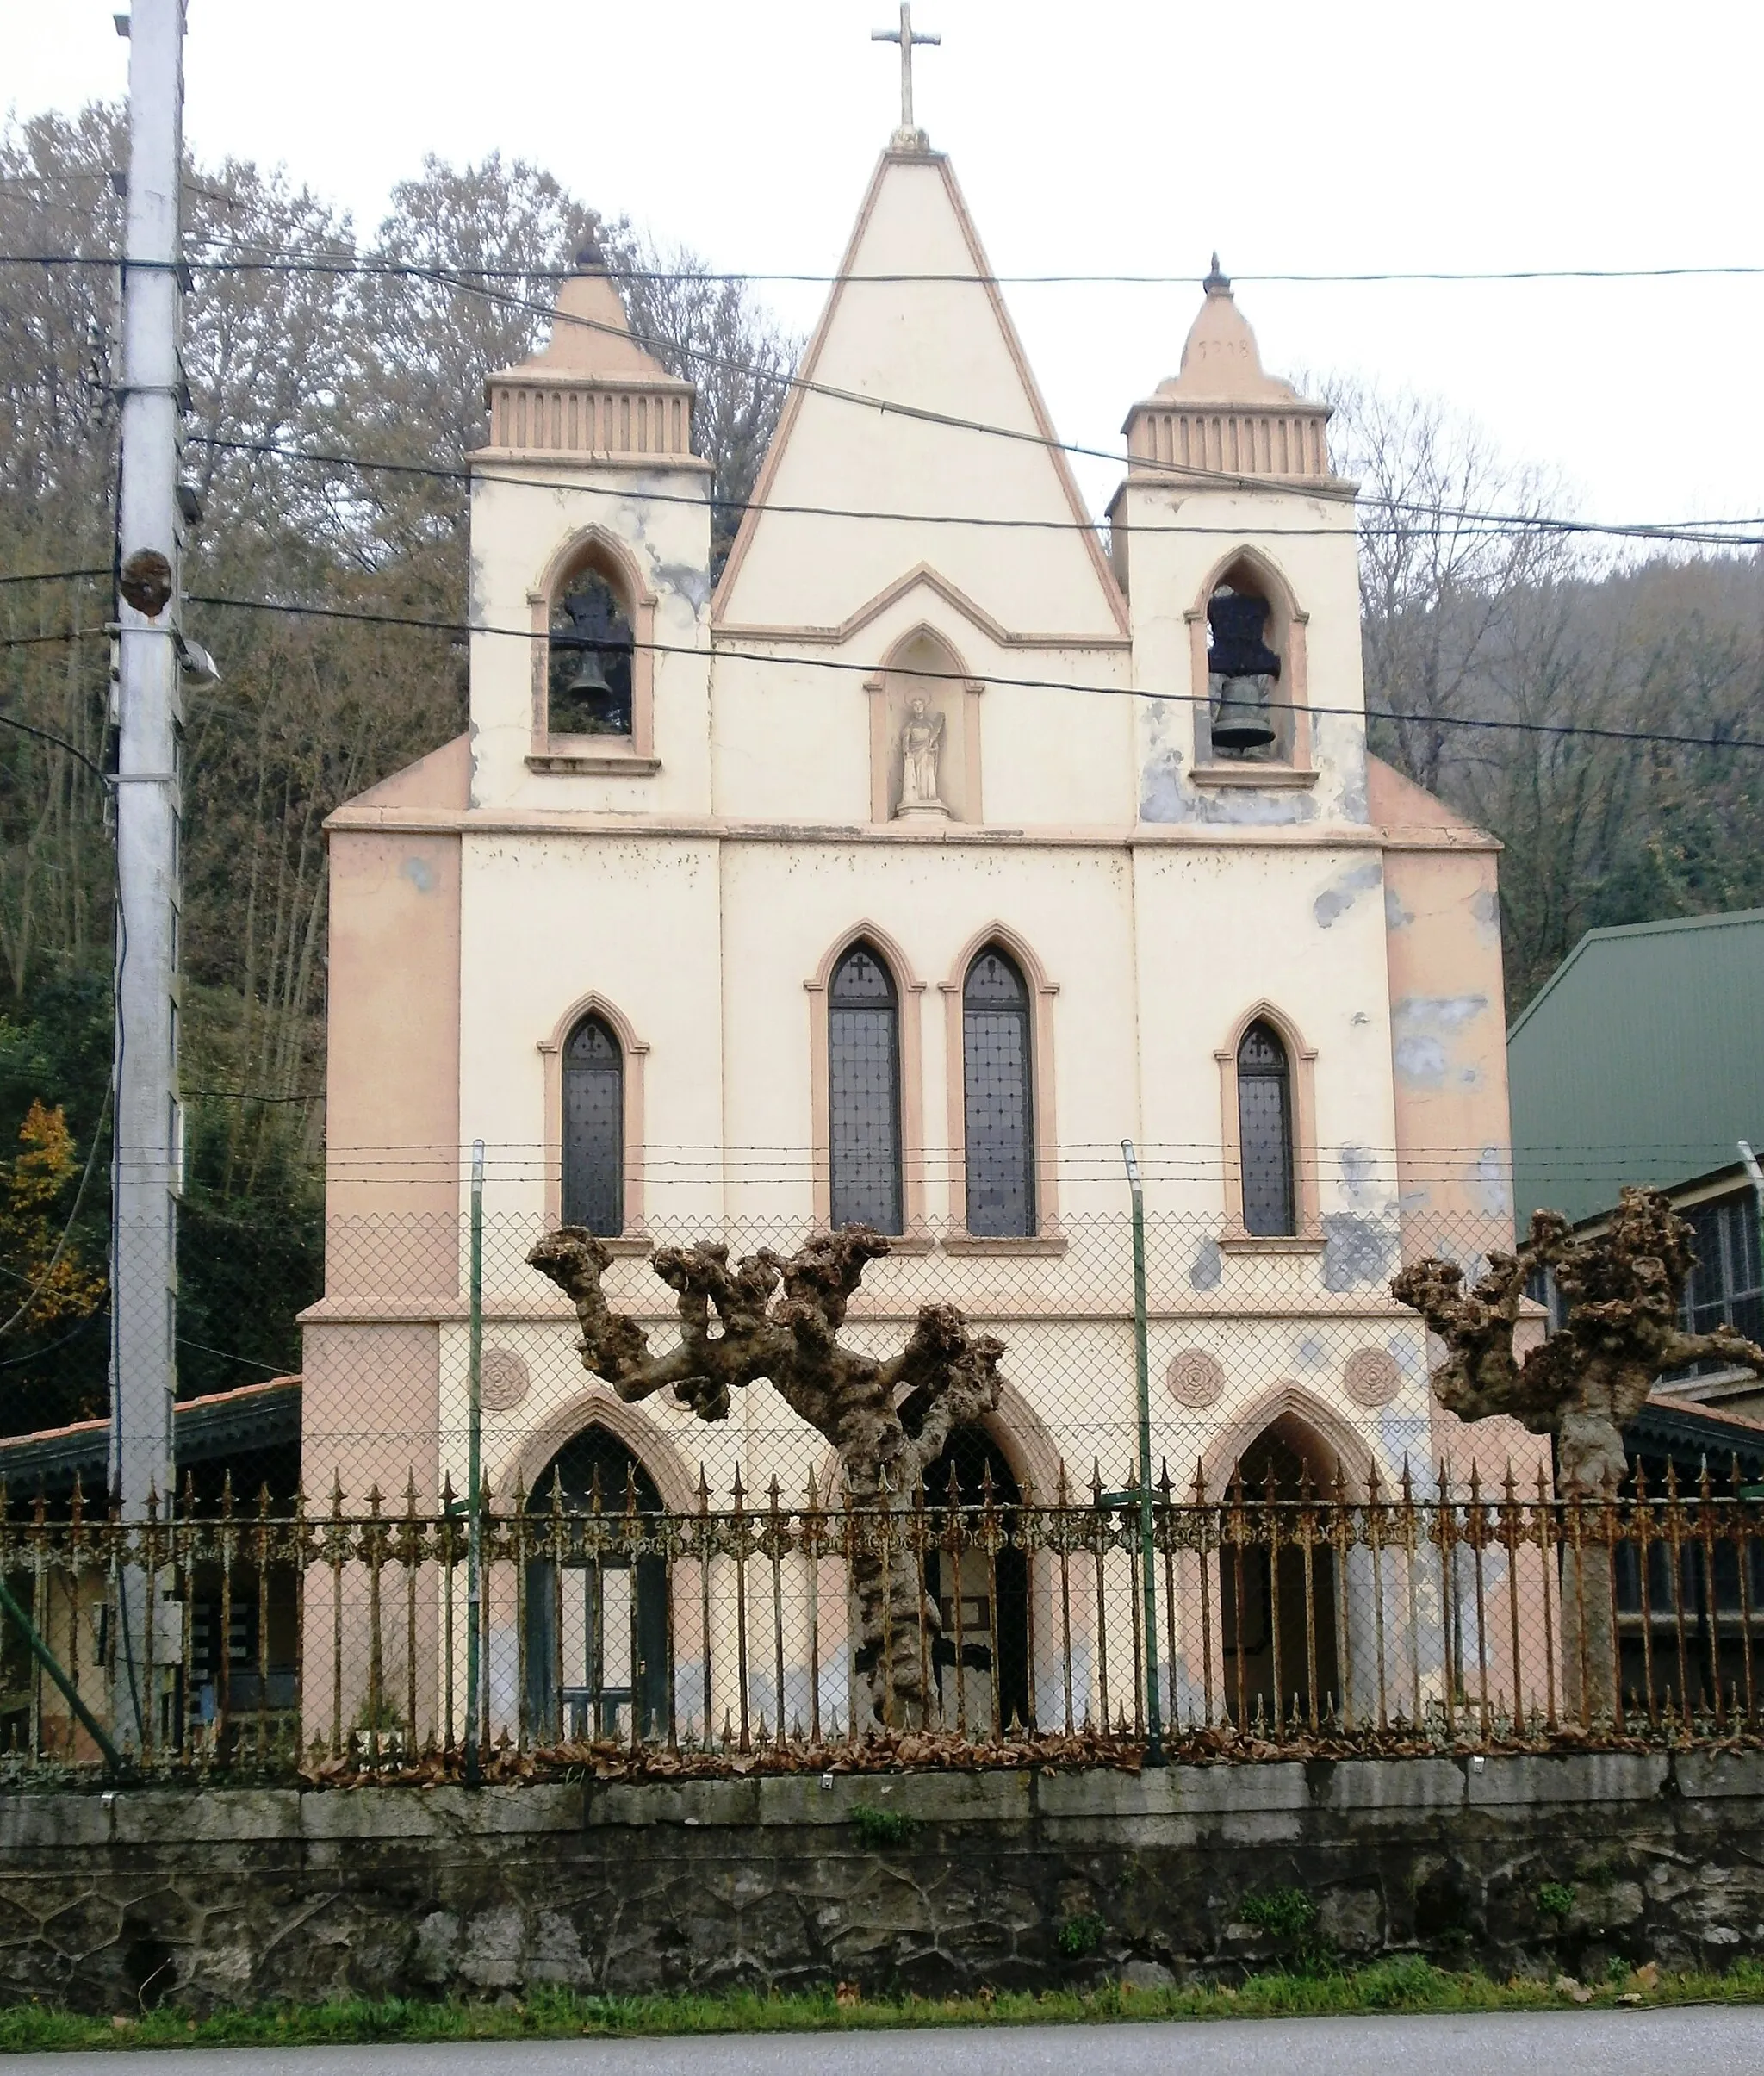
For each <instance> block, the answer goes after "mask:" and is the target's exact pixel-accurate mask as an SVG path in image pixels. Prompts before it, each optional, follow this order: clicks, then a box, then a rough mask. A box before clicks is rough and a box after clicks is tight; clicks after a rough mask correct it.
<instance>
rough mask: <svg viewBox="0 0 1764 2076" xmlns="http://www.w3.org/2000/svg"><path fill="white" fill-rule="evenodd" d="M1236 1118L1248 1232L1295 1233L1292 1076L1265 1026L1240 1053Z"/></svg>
mask: <svg viewBox="0 0 1764 2076" xmlns="http://www.w3.org/2000/svg"><path fill="white" fill-rule="evenodd" d="M1237 1114H1238V1137H1239V1151H1240V1153H1241V1154H1242V1158H1243V1184H1244V1229H1245V1232H1248V1233H1252V1234H1257V1235H1258V1237H1264V1238H1278V1237H1279V1236H1281V1235H1283V1234H1292V1233H1295V1232H1296V1231H1297V1229H1298V1227H1297V1220H1296V1218H1295V1215H1294V1203H1293V1158H1292V1075H1291V1072H1290V1070H1289V1067H1288V1066H1287V1060H1286V1047H1284V1046H1283V1045H1282V1043H1281V1042H1280V1041H1279V1039H1278V1038H1277V1037H1276V1035H1275V1034H1274V1033H1273V1031H1272V1030H1270V1029H1269V1027H1268V1026H1267V1025H1266V1024H1265V1023H1252V1025H1251V1026H1250V1028H1249V1029H1248V1030H1246V1031H1245V1033H1244V1037H1243V1043H1242V1044H1241V1045H1239V1047H1238V1048H1237Z"/></svg>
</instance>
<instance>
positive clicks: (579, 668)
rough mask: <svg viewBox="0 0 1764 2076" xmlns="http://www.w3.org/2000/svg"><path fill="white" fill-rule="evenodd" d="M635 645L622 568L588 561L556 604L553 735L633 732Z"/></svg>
mask: <svg viewBox="0 0 1764 2076" xmlns="http://www.w3.org/2000/svg"><path fill="white" fill-rule="evenodd" d="M635 645H636V637H635V633H634V631H633V629H632V625H631V612H630V601H629V600H627V599H626V598H625V597H624V592H623V589H622V587H620V585H619V584H618V581H617V572H615V571H614V570H612V569H611V568H604V567H602V566H601V563H599V561H597V560H589V561H585V562H584V563H582V565H581V567H580V568H579V569H576V570H575V573H574V574H573V575H571V576H570V577H569V579H568V581H567V582H566V583H565V584H563V585H562V587H560V590H559V592H558V595H557V597H556V601H555V602H554V604H553V606H552V608H551V625H550V658H549V663H548V668H547V675H546V705H545V714H546V720H545V725H546V732H547V734H548V736H624V737H629V736H630V733H631V731H632V697H631V695H632V665H633V656H634V652H635Z"/></svg>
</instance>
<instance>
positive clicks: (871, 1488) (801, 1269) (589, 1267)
mask: <svg viewBox="0 0 1764 2076" xmlns="http://www.w3.org/2000/svg"><path fill="white" fill-rule="evenodd" d="M888 1251H889V1250H888V1242H887V1241H886V1240H884V1239H883V1238H882V1236H881V1235H880V1234H879V1233H875V1232H873V1231H872V1230H871V1229H870V1228H869V1227H867V1226H843V1227H842V1228H840V1230H839V1231H838V1232H836V1233H823V1234H817V1236H816V1237H815V1238H814V1239H812V1240H809V1241H808V1242H807V1244H806V1245H805V1246H802V1247H799V1248H798V1250H797V1252H795V1253H794V1254H792V1255H790V1256H789V1257H788V1258H781V1257H780V1256H779V1255H777V1254H775V1253H773V1252H772V1251H771V1250H770V1249H769V1248H761V1250H760V1252H758V1253H756V1254H748V1255H744V1256H742V1259H740V1260H739V1261H737V1262H736V1263H734V1264H733V1265H731V1264H730V1259H729V1250H728V1248H727V1247H725V1246H720V1245H717V1244H714V1243H713V1244H709V1245H705V1246H696V1247H658V1248H657V1249H656V1251H655V1256H654V1258H653V1261H652V1266H653V1267H654V1269H655V1273H656V1275H657V1276H659V1277H661V1279H662V1282H663V1283H665V1284H667V1285H668V1288H669V1289H670V1290H673V1291H674V1292H675V1293H676V1302H677V1308H678V1310H679V1314H680V1339H679V1342H678V1344H677V1345H676V1346H674V1347H673V1348H670V1349H668V1351H667V1352H664V1353H662V1354H651V1353H650V1352H649V1338H648V1336H647V1335H646V1334H645V1333H644V1332H643V1328H642V1327H640V1326H639V1325H638V1324H637V1321H635V1320H634V1319H631V1318H630V1317H628V1316H626V1315H624V1314H623V1313H618V1312H614V1311H612V1309H611V1308H610V1307H609V1306H608V1305H607V1302H606V1296H605V1295H604V1293H603V1292H602V1290H601V1287H600V1278H601V1277H602V1275H603V1274H604V1273H605V1271H606V1268H607V1266H608V1265H609V1264H610V1262H611V1261H612V1255H611V1253H610V1252H609V1251H608V1249H607V1247H606V1243H605V1242H604V1241H602V1240H598V1239H596V1238H595V1237H594V1236H593V1234H590V1233H587V1232H584V1231H583V1230H582V1229H581V1228H580V1227H571V1226H567V1227H564V1228H562V1229H561V1230H559V1231H557V1232H555V1233H551V1234H548V1235H547V1236H546V1237H545V1239H543V1240H541V1241H540V1242H539V1244H538V1246H536V1247H535V1248H534V1249H533V1251H532V1253H531V1256H530V1257H529V1259H531V1262H532V1264H533V1265H534V1267H535V1268H537V1269H540V1270H542V1271H543V1272H544V1273H545V1274H546V1275H547V1276H549V1277H550V1278H551V1280H552V1281H553V1282H554V1283H555V1284H557V1285H558V1287H559V1288H560V1289H561V1290H562V1291H563V1292H564V1293H565V1295H566V1296H568V1298H569V1299H570V1301H571V1302H572V1303H573V1304H574V1305H575V1310H576V1317H577V1319H578V1320H579V1321H581V1329H582V1338H581V1358H582V1365H583V1367H584V1368H585V1369H587V1370H588V1371H592V1372H593V1374H594V1375H595V1376H597V1377H604V1378H605V1379H606V1382H607V1383H609V1384H611V1385H612V1388H613V1389H614V1390H615V1391H616V1392H617V1393H618V1395H619V1397H620V1398H622V1399H624V1400H626V1401H636V1400H639V1399H644V1398H648V1397H649V1396H651V1395H653V1394H654V1393H655V1392H657V1391H663V1390H671V1391H672V1393H673V1395H674V1399H675V1401H676V1402H677V1403H679V1404H680V1405H682V1406H686V1407H689V1408H691V1410H692V1411H693V1413H695V1414H697V1415H698V1417H699V1419H700V1420H726V1419H727V1418H728V1417H729V1410H730V1392H731V1391H732V1390H738V1389H742V1388H744V1387H745V1386H747V1385H748V1384H752V1383H759V1382H761V1380H762V1379H764V1380H767V1381H769V1382H770V1383H771V1385H772V1387H773V1389H774V1390H775V1391H776V1392H777V1393H778V1395H779V1396H780V1398H781V1399H783V1401H784V1402H785V1403H786V1405H787V1406H788V1407H789V1408H790V1409H791V1410H792V1412H793V1413H795V1414H798V1416H799V1417H800V1418H802V1419H803V1420H806V1421H807V1422H808V1424H809V1425H810V1426H811V1427H812V1428H814V1430H815V1431H816V1433H817V1434H819V1435H821V1436H823V1438H824V1439H826V1440H827V1441H828V1442H829V1443H831V1444H832V1445H833V1447H834V1448H835V1449H836V1450H837V1451H838V1452H839V1461H840V1464H841V1467H842V1470H843V1473H844V1477H845V1482H846V1485H847V1487H848V1490H849V1492H850V1495H851V1497H852V1500H853V1501H854V1504H855V1505H856V1506H857V1507H859V1508H860V1509H861V1510H862V1511H863V1513H864V1515H865V1517H866V1518H865V1520H863V1521H862V1522H861V1523H860V1528H865V1529H869V1530H873V1531H874V1532H860V1536H859V1538H858V1544H857V1548H856V1551H854V1558H853V1565H852V1585H853V1592H854V1597H855V1600H856V1603H857V1616H858V1638H857V1653H856V1661H855V1662H856V1666H857V1669H858V1670H859V1671H860V1673H862V1674H863V1675H865V1677H866V1680H867V1681H868V1688H869V1697H870V1707H871V1712H872V1714H873V1717H874V1719H876V1720H877V1721H878V1722H880V1721H882V1720H883V1719H884V1713H885V1710H886V1709H888V1708H889V1706H892V1708H893V1710H894V1719H895V1720H896V1721H897V1722H912V1723H919V1722H923V1721H925V1720H926V1719H927V1716H928V1713H929V1709H930V1708H931V1706H932V1703H933V1697H932V1696H931V1695H929V1694H927V1693H926V1692H925V1688H924V1675H923V1667H924V1664H925V1663H926V1656H927V1655H928V1654H926V1653H924V1652H923V1651H922V1639H923V1638H924V1636H925V1635H926V1632H930V1633H931V1634H933V1635H935V1632H936V1630H937V1626H938V1618H937V1613H936V1610H935V1607H933V1606H932V1604H931V1602H930V1601H929V1599H928V1598H927V1597H926V1596H925V1594H924V1593H923V1591H922V1582H921V1580H920V1576H919V1569H918V1564H917V1561H916V1557H915V1553H914V1551H913V1550H912V1548H911V1546H910V1542H909V1540H908V1537H907V1533H906V1528H905V1524H904V1521H901V1520H897V1519H896V1518H895V1517H896V1516H898V1514H899V1513H901V1512H902V1511H903V1510H904V1508H905V1507H907V1506H908V1505H910V1501H911V1498H912V1495H913V1492H914V1489H915V1488H916V1486H917V1485H918V1483H919V1481H920V1479H921V1477H922V1474H923V1473H924V1471H925V1470H927V1469H928V1468H929V1465H930V1464H933V1463H934V1462H935V1460H936V1458H937V1457H938V1456H939V1455H940V1454H941V1452H942V1449H943V1445H944V1444H945V1443H946V1442H947V1440H948V1439H949V1437H950V1435H951V1433H953V1431H954V1429H956V1428H957V1427H960V1426H967V1425H970V1424H972V1423H975V1422H978V1421H980V1420H984V1417H985V1416H986V1414H988V1413H990V1412H991V1411H992V1410H993V1409H994V1408H996V1407H997V1403H998V1391H999V1377H998V1361H999V1358H1000V1357H1001V1356H1002V1355H1003V1352H1004V1346H1003V1342H1001V1341H997V1340H995V1339H992V1338H991V1336H990V1335H988V1334H971V1333H969V1332H968V1330H967V1327H966V1323H965V1321H963V1319H962V1315H961V1314H960V1312H959V1311H958V1310H957V1309H956V1308H955V1307H954V1306H953V1305H924V1306H922V1307H921V1308H920V1310H919V1315H918V1319H917V1322H916V1325H915V1326H914V1327H913V1331H912V1333H911V1335H910V1338H909V1339H908V1341H907V1344H906V1346H904V1348H903V1349H901V1351H900V1352H899V1353H898V1354H897V1355H892V1356H890V1357H888V1358H885V1359H883V1358H877V1357H875V1356H872V1355H865V1354H861V1353H860V1352H857V1351H856V1350H854V1349H852V1348H848V1347H844V1346H842V1345H841V1343H840V1340H839V1331H840V1328H841V1327H842V1326H843V1325H844V1323H845V1316H846V1311H847V1308H848V1306H849V1304H850V1302H851V1300H852V1298H853V1296H854V1295H855V1294H856V1291H857V1289H858V1286H859V1284H860V1283H861V1282H862V1280H863V1274H864V1271H865V1269H866V1267H867V1265H869V1264H870V1263H871V1262H873V1261H875V1260H877V1259H879V1258H880V1257H881V1256H883V1255H885V1254H886V1253H887V1252H888ZM713 1314H714V1315H715V1321H714V1326H713V1321H712V1315H713Z"/></svg>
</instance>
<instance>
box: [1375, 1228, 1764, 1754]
mask: <svg viewBox="0 0 1764 2076" xmlns="http://www.w3.org/2000/svg"><path fill="white" fill-rule="evenodd" d="M1691 1239H1692V1234H1691V1228H1690V1227H1689V1226H1688V1225H1687V1224H1686V1222H1685V1221H1684V1220H1683V1219H1681V1218H1680V1217H1679V1216H1678V1215H1677V1214H1676V1213H1675V1212H1674V1209H1673V1208H1672V1204H1671V1202H1670V1200H1669V1199H1668V1198H1667V1197H1666V1196H1662V1194H1661V1193H1660V1192H1659V1191H1658V1190H1642V1189H1634V1188H1631V1189H1625V1190H1623V1191H1622V1192H1621V1194H1620V1196H1619V1197H1618V1207H1617V1209H1616V1210H1615V1212H1613V1213H1612V1218H1611V1221H1610V1223H1609V1224H1608V1225H1607V1226H1606V1228H1605V1230H1604V1231H1603V1232H1602V1233H1599V1234H1593V1235H1592V1236H1591V1237H1589V1238H1586V1239H1578V1238H1576V1237H1575V1234H1574V1233H1573V1232H1572V1231H1571V1230H1570V1228H1569V1227H1568V1221H1567V1220H1566V1219H1565V1218H1563V1217H1562V1215H1561V1213H1560V1212H1556V1211H1539V1212H1537V1214H1536V1215H1535V1216H1534V1217H1533V1218H1532V1220H1531V1236H1530V1238H1529V1239H1528V1240H1525V1243H1524V1244H1523V1245H1522V1246H1520V1247H1519V1250H1518V1252H1516V1253H1512V1254H1506V1253H1497V1252H1491V1253H1490V1255H1489V1257H1488V1271H1487V1272H1486V1274H1484V1275H1483V1276H1482V1277H1481V1278H1480V1279H1479V1280H1478V1282H1477V1283H1476V1284H1475V1288H1474V1289H1473V1290H1470V1291H1469V1292H1468V1293H1466V1292H1465V1291H1464V1290H1463V1270H1462V1269H1461V1268H1460V1267H1459V1266H1458V1265H1457V1263H1456V1262H1450V1261H1442V1260H1440V1259H1438V1257H1430V1258H1429V1259H1426V1260H1424V1261H1417V1262H1411V1263H1410V1265H1408V1267H1407V1268H1406V1269H1404V1270H1402V1271H1401V1273H1400V1274H1398V1275H1396V1276H1394V1277H1392V1279H1391V1284H1390V1290H1391V1295H1392V1296H1394V1298H1395V1299H1396V1300H1397V1301H1398V1302H1399V1303H1401V1304H1405V1305H1412V1306H1413V1308H1415V1310H1416V1311H1418V1312H1419V1314H1420V1315H1421V1316H1422V1318H1424V1319H1425V1321H1426V1322H1427V1324H1428V1326H1429V1327H1432V1330H1433V1332H1434V1333H1437V1334H1438V1336H1439V1338H1440V1339H1441V1340H1443V1341H1444V1344H1445V1360H1444V1362H1443V1363H1441V1364H1439V1366H1438V1369H1436V1370H1435V1371H1434V1372H1433V1376H1432V1386H1433V1395H1434V1396H1435V1397H1436V1398H1437V1399H1438V1401H1439V1402H1440V1404H1441V1405H1442V1406H1444V1408H1445V1409H1446V1410H1447V1412H1449V1413H1455V1414H1457V1415H1458V1417H1459V1418H1460V1419H1461V1420H1488V1419H1491V1418H1493V1417H1494V1415H1496V1414H1507V1415H1508V1416H1509V1417H1510V1418H1512V1419H1513V1420H1518V1421H1519V1424H1520V1425H1521V1426H1525V1427H1527V1428H1529V1429H1530V1430H1531V1433H1533V1434H1549V1435H1553V1436H1554V1437H1555V1439H1556V1485H1557V1489H1559V1490H1560V1491H1561V1492H1562V1493H1563V1494H1564V1495H1566V1496H1567V1497H1568V1499H1569V1500H1570V1501H1576V1502H1579V1503H1580V1504H1581V1506H1584V1505H1585V1504H1586V1503H1587V1502H1589V1501H1603V1500H1606V1499H1608V1498H1609V1497H1610V1496H1611V1495H1613V1494H1614V1493H1615V1492H1616V1490H1617V1488H1618V1484H1619V1483H1620V1482H1621V1481H1622V1479H1623V1476H1624V1471H1625V1470H1626V1468H1627V1459H1626V1458H1625V1456H1624V1440H1623V1435H1624V1428H1625V1427H1626V1426H1628V1425H1629V1423H1630V1421H1631V1420H1634V1419H1635V1417H1636V1415H1637V1414H1638V1413H1639V1412H1640V1411H1641V1409H1642V1408H1643V1405H1644V1404H1645V1403H1646V1402H1647V1399H1648V1395H1649V1392H1650V1391H1651V1390H1652V1389H1653V1388H1654V1386H1655V1383H1657V1382H1658V1380H1659V1379H1660V1378H1661V1377H1663V1376H1664V1375H1666V1373H1667V1372H1668V1371H1672V1370H1681V1369H1683V1368H1684V1367H1685V1365H1686V1364H1689V1363H1696V1362H1710V1361H1716V1362H1721V1363H1725V1364H1730V1365H1731V1366H1732V1367H1734V1368H1735V1369H1740V1370H1750V1371H1753V1372H1754V1374H1755V1375H1757V1376H1761V1377H1764V1348H1761V1347H1760V1346H1758V1345H1757V1343H1756V1342H1755V1341H1749V1340H1747V1339H1745V1338H1744V1337H1743V1336H1742V1335H1741V1334H1738V1333H1735V1332H1734V1330H1733V1329H1732V1327H1726V1326H1722V1327H1717V1328H1716V1329H1715V1330H1714V1331H1713V1332H1712V1333H1685V1332H1683V1331H1682V1329H1681V1328H1680V1324H1679V1321H1680V1317H1681V1316H1682V1311H1683V1304H1684V1291H1685V1279H1686V1277H1687V1276H1688V1275H1689V1274H1690V1272H1691V1271H1692V1269H1693V1268H1694V1267H1695V1266H1696V1256H1695V1255H1694V1254H1693V1252H1692V1250H1691ZM1540 1270H1548V1271H1550V1274H1551V1275H1552V1276H1553V1277H1554V1279H1555V1284H1556V1291H1557V1294H1558V1296H1560V1298H1561V1301H1562V1307H1563V1309H1564V1312H1565V1315H1566V1316H1565V1318H1564V1319H1563V1321H1562V1325H1561V1326H1560V1327H1558V1328H1557V1329H1556V1332H1555V1333H1551V1334H1550V1336H1549V1337H1548V1339H1545V1340H1544V1341H1543V1342H1542V1343H1541V1344H1540V1345H1539V1346H1537V1347H1534V1348H1532V1349H1531V1350H1529V1351H1528V1352H1527V1353H1526V1354H1525V1358H1523V1360H1521V1359H1520V1358H1518V1357H1517V1356H1516V1355H1515V1354H1514V1352H1513V1345H1512V1343H1513V1329H1514V1328H1515V1327H1517V1325H1518V1324H1519V1317H1520V1307H1521V1305H1522V1303H1523V1302H1524V1298H1525V1285H1526V1284H1527V1282H1528V1281H1529V1280H1530V1279H1531V1277H1532V1276H1533V1275H1534V1274H1535V1273H1536V1272H1537V1271H1540ZM1586 1534H1587V1536H1590V1537H1591V1540H1590V1541H1587V1539H1586V1537H1585V1536H1583V1535H1582V1534H1581V1533H1576V1535H1575V1538H1574V1539H1573V1542H1572V1544H1571V1545H1570V1547H1569V1550H1568V1576H1567V1578H1566V1580H1565V1581H1564V1592H1563V1610H1562V1645H1563V1657H1564V1661H1565V1670H1566V1674H1567V1686H1568V1693H1569V1697H1570V1701H1571V1705H1572V1704H1574V1703H1575V1702H1578V1703H1579V1704H1580V1706H1581V1711H1582V1712H1583V1714H1585V1715H1586V1716H1587V1717H1588V1718H1590V1717H1591V1716H1593V1715H1594V1714H1597V1713H1599V1712H1603V1711H1604V1710H1606V1709H1607V1708H1608V1707H1609V1706H1611V1703H1612V1698H1613V1696H1614V1694H1615V1689H1616V1638H1615V1636H1614V1634H1613V1633H1612V1619H1611V1545H1610V1542H1609V1539H1608V1536H1607V1534H1606V1531H1605V1530H1603V1529H1600V1528H1599V1526H1598V1525H1597V1521H1596V1518H1595V1520H1594V1521H1593V1523H1591V1524H1588V1525H1587V1530H1586ZM1582 1563H1583V1564H1584V1576H1577V1574H1576V1569H1575V1568H1576V1566H1577V1565H1579V1564H1582ZM1582 1668H1584V1670H1585V1679H1584V1686H1585V1693H1584V1695H1582V1694H1581V1686H1582V1679H1581V1669H1582Z"/></svg>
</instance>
